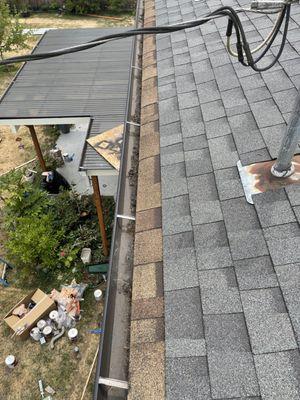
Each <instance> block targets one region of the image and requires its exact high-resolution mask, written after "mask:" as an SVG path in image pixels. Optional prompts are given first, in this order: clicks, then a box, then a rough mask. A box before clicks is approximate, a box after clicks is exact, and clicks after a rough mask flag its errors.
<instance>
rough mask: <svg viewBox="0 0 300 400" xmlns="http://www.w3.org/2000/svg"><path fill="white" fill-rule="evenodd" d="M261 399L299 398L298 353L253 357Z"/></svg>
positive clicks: (293, 351)
mask: <svg viewBox="0 0 300 400" xmlns="http://www.w3.org/2000/svg"><path fill="white" fill-rule="evenodd" d="M254 360H255V366H256V370H257V375H258V380H259V385H260V388H261V393H262V397H263V398H264V399H266V400H279V399H280V400H298V399H299V398H300V379H299V374H300V356H299V351H297V350H291V351H285V352H280V353H271V354H262V355H257V356H254Z"/></svg>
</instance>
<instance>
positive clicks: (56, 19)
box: [21, 13, 134, 29]
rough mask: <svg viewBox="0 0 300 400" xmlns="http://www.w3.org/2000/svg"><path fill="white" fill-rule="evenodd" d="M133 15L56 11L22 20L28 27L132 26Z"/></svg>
mask: <svg viewBox="0 0 300 400" xmlns="http://www.w3.org/2000/svg"><path fill="white" fill-rule="evenodd" d="M133 20H134V19H133V17H132V16H130V15H128V14H124V15H118V16H116V17H114V16H113V17H112V18H111V17H109V16H104V17H101V16H97V17H96V16H95V17H88V16H86V17H78V16H71V15H63V16H59V15H57V14H55V13H51V14H50V13H37V14H32V16H30V17H29V18H23V19H21V21H22V22H23V23H24V24H26V25H27V26H28V28H65V29H70V28H110V27H117V26H130V25H132V24H133Z"/></svg>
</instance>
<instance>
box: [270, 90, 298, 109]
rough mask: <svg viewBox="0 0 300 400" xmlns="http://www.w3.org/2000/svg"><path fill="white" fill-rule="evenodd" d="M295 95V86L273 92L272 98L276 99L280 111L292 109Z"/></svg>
mask: <svg viewBox="0 0 300 400" xmlns="http://www.w3.org/2000/svg"><path fill="white" fill-rule="evenodd" d="M296 96H297V90H296V89H295V88H292V89H288V90H283V91H282V92H278V93H274V100H275V101H276V103H277V105H278V107H279V110H280V111H281V112H282V113H288V112H291V111H293V108H294V103H295V100H296Z"/></svg>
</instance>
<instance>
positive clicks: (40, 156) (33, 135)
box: [27, 125, 47, 172]
mask: <svg viewBox="0 0 300 400" xmlns="http://www.w3.org/2000/svg"><path fill="white" fill-rule="evenodd" d="M27 127H28V129H29V132H30V135H31V138H32V141H33V145H34V148H35V152H36V155H37V158H38V160H39V163H40V166H41V168H42V171H43V172H45V171H47V167H46V163H45V160H44V157H43V153H42V150H41V147H40V144H39V141H38V138H37V135H36V131H35V129H34V126H33V125H28V126H27Z"/></svg>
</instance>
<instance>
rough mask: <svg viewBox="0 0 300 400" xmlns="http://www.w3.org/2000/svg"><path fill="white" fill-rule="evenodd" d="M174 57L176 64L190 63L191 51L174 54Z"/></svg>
mask: <svg viewBox="0 0 300 400" xmlns="http://www.w3.org/2000/svg"><path fill="white" fill-rule="evenodd" d="M173 57H174V65H184V64H190V62H191V58H190V53H189V52H188V51H187V52H186V53H182V54H174V56H173Z"/></svg>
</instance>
